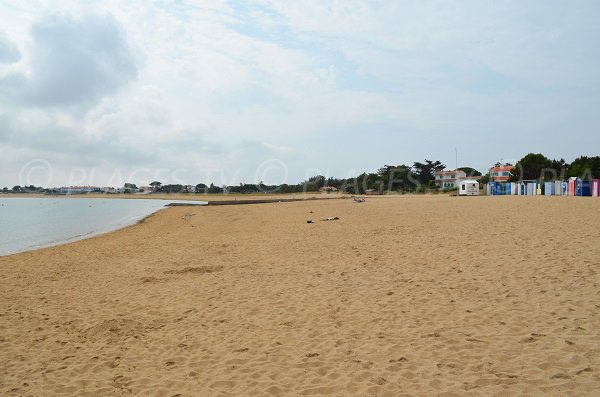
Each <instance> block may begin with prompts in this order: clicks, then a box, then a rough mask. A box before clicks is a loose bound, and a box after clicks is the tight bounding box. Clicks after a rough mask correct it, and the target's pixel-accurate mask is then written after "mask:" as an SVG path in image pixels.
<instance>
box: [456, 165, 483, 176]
mask: <svg viewBox="0 0 600 397" xmlns="http://www.w3.org/2000/svg"><path fill="white" fill-rule="evenodd" d="M458 169H459V170H460V171H463V172H464V173H465V174H467V176H468V177H473V176H481V172H479V171H477V170H476V169H475V168H471V167H460V168H458Z"/></svg>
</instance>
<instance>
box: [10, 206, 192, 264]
mask: <svg viewBox="0 0 600 397" xmlns="http://www.w3.org/2000/svg"><path fill="white" fill-rule="evenodd" d="M172 202H177V201H176V200H172V201H167V200H147V199H90V198H1V197H0V255H6V254H11V253H15V252H21V251H27V250H30V249H34V248H39V247H44V246H49V245H54V244H59V243H63V242H67V241H72V240H77V239H81V238H85V237H89V236H92V235H95V234H99V233H104V232H108V231H111V230H115V229H118V228H120V227H123V226H127V225H130V224H133V223H135V222H137V221H138V220H140V219H142V218H143V217H145V216H147V215H149V214H151V213H153V212H156V211H158V210H160V209H162V208H164V206H165V205H167V204H168V203H172ZM196 203H200V202H196Z"/></svg>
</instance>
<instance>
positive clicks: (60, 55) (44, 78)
mask: <svg viewBox="0 0 600 397" xmlns="http://www.w3.org/2000/svg"><path fill="white" fill-rule="evenodd" d="M31 35H32V41H33V44H32V47H31V57H30V58H31V64H30V70H31V74H30V76H31V77H28V76H25V75H23V74H15V73H13V74H10V75H8V76H6V77H5V78H4V79H2V80H0V92H1V91H4V92H5V93H6V94H7V95H5V97H8V98H9V100H11V99H12V101H13V102H14V101H16V102H17V103H20V104H21V105H26V106H27V105H29V106H40V107H57V106H71V105H77V106H91V105H94V104H96V103H97V102H98V101H99V100H100V99H102V97H104V96H106V95H110V94H113V93H114V92H116V91H117V90H118V89H119V88H120V87H121V86H123V85H125V84H127V83H128V82H129V81H131V80H133V79H135V77H136V76H137V67H136V64H135V59H134V57H133V55H132V52H131V50H130V48H129V46H128V45H127V42H126V39H125V35H124V32H123V31H122V30H121V29H120V27H119V25H118V23H117V21H116V20H115V19H114V18H113V17H112V16H110V15H103V16H88V17H85V18H83V19H80V20H75V19H73V18H72V17H70V16H66V15H53V16H46V17H45V18H42V19H41V20H39V21H38V22H36V23H35V24H34V25H33V26H32V28H31ZM8 104H9V105H10V104H11V103H8ZM12 104H14V103H12Z"/></svg>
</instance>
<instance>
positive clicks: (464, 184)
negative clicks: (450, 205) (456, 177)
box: [458, 179, 479, 196]
mask: <svg viewBox="0 0 600 397" xmlns="http://www.w3.org/2000/svg"><path fill="white" fill-rule="evenodd" d="M458 195H459V196H479V182H477V181H476V180H473V179H463V180H461V181H460V183H459V184H458Z"/></svg>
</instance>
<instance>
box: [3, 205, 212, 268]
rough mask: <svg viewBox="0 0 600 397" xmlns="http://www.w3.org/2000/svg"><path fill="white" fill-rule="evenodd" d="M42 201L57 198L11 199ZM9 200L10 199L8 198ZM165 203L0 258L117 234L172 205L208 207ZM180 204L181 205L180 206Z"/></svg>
mask: <svg viewBox="0 0 600 397" xmlns="http://www.w3.org/2000/svg"><path fill="white" fill-rule="evenodd" d="M2 198H4V197H1V196H0V199H2ZM24 198H26V199H40V198H55V197H54V196H50V197H13V198H11V199H24ZM76 198H77V199H86V200H102V199H103V198H104V197H85V196H84V197H76ZM7 199H8V198H7ZM73 199H75V197H73ZM164 201H165V203H164V205H163V206H162V207H159V208H157V209H154V210H153V211H151V212H150V213H147V214H143V215H137V216H133V217H131V218H124V219H122V220H120V221H119V222H117V221H115V222H114V223H113V224H111V225H108V226H106V227H99V228H97V229H95V230H91V231H89V232H87V233H83V234H78V235H75V236H69V237H66V238H64V239H58V240H54V241H51V242H47V243H41V244H35V245H32V246H28V247H26V248H24V249H17V250H11V251H7V252H4V253H3V252H0V258H2V257H7V256H11V255H17V254H21V253H26V252H30V251H36V250H40V249H45V248H50V247H56V246H61V245H67V244H72V243H75V242H77V241H82V240H86V239H89V238H93V237H96V236H101V235H104V234H108V233H112V232H115V231H117V230H121V229H125V228H127V227H130V226H132V225H135V224H137V223H139V222H140V221H142V220H144V219H146V218H149V217H150V216H152V215H153V214H155V213H157V212H159V211H162V210H165V209H168V208H169V207H170V206H172V204H175V205H184V206H205V205H208V203H207V202H205V201H204V202H201V201H191V200H190V202H189V203H179V202H181V201H182V200H164ZM178 203H179V204H178Z"/></svg>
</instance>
